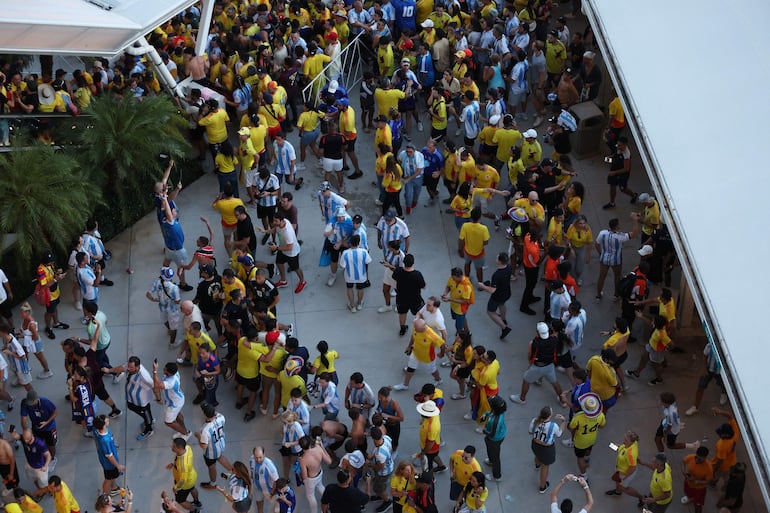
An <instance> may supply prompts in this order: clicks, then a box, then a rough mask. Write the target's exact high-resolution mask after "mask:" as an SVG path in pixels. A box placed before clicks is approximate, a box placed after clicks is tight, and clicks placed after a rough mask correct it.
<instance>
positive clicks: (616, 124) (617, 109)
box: [604, 87, 626, 157]
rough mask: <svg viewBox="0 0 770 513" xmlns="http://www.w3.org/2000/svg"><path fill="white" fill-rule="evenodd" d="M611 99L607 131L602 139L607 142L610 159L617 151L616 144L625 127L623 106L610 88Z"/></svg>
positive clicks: (616, 94) (615, 92)
mask: <svg viewBox="0 0 770 513" xmlns="http://www.w3.org/2000/svg"><path fill="white" fill-rule="evenodd" d="M612 96H613V99H612V101H611V102H610V105H609V107H608V111H607V131H606V132H605V136H604V139H605V141H607V147H608V148H609V149H610V153H609V155H607V156H608V157H612V156H613V155H614V154H615V152H616V151H617V143H618V138H619V137H620V134H621V133H622V132H623V128H625V126H626V113H625V111H623V104H622V103H620V98H618V93H617V91H615V88H614V87H613V88H612Z"/></svg>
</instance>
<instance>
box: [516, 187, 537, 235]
mask: <svg viewBox="0 0 770 513" xmlns="http://www.w3.org/2000/svg"><path fill="white" fill-rule="evenodd" d="M512 206H514V207H516V208H523V209H524V211H525V212H526V213H527V217H529V224H530V226H531V227H532V228H534V229H538V230H539V229H540V228H542V227H543V225H544V224H545V208H544V207H543V205H542V204H540V196H539V195H538V193H537V191H529V194H528V195H527V197H526V198H522V197H521V193H520V192H517V193H516V194H515V195H514V196H513V205H512Z"/></svg>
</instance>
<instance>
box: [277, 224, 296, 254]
mask: <svg viewBox="0 0 770 513" xmlns="http://www.w3.org/2000/svg"><path fill="white" fill-rule="evenodd" d="M284 221H286V225H285V226H284V227H283V228H281V227H278V229H277V230H276V234H277V235H278V245H279V246H285V245H286V244H292V247H291V249H290V250H288V251H282V253H283V254H284V255H286V256H287V257H295V256H297V255H299V250H300V246H299V243H298V242H297V234H296V233H295V232H294V227H293V226H292V225H291V223H290V222H289V221H288V220H287V219H284Z"/></svg>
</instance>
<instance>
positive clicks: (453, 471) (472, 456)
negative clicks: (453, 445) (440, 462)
mask: <svg viewBox="0 0 770 513" xmlns="http://www.w3.org/2000/svg"><path fill="white" fill-rule="evenodd" d="M474 472H481V465H479V462H478V460H477V459H476V448H475V447H474V446H472V445H466V446H465V448H464V449H458V450H457V451H455V452H453V453H452V455H451V456H450V457H449V479H450V481H449V499H450V500H453V501H456V500H457V498H458V497H459V496H460V493H461V492H462V491H463V490H465V485H467V484H468V481H470V479H471V475H472V474H473V473H474Z"/></svg>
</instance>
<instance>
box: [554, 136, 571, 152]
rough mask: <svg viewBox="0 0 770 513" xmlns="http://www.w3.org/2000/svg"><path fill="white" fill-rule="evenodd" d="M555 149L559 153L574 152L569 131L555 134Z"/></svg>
mask: <svg viewBox="0 0 770 513" xmlns="http://www.w3.org/2000/svg"><path fill="white" fill-rule="evenodd" d="M553 151H555V152H556V153H558V154H559V155H567V154H569V153H570V152H572V144H571V143H570V140H569V134H568V133H567V132H560V133H558V134H553Z"/></svg>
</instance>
